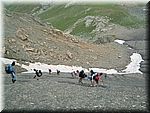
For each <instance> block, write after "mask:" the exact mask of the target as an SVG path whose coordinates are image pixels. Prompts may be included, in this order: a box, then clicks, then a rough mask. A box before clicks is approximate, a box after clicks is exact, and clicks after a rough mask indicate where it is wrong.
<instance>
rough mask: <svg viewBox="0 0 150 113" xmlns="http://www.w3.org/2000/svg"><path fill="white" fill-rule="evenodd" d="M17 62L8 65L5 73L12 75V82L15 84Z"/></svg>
mask: <svg viewBox="0 0 150 113" xmlns="http://www.w3.org/2000/svg"><path fill="white" fill-rule="evenodd" d="M14 66H15V61H13V62H12V64H8V65H6V67H5V71H6V73H7V74H11V77H12V82H13V83H15V81H16V72H15V68H14Z"/></svg>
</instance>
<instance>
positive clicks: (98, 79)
mask: <svg viewBox="0 0 150 113" xmlns="http://www.w3.org/2000/svg"><path fill="white" fill-rule="evenodd" d="M102 75H103V73H96V75H95V76H93V80H94V81H95V82H96V86H98V85H99V81H101V82H102V85H103V80H102Z"/></svg>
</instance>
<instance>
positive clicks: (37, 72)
mask: <svg viewBox="0 0 150 113" xmlns="http://www.w3.org/2000/svg"><path fill="white" fill-rule="evenodd" d="M33 70H34V71H35V76H34V77H33V78H36V76H38V77H41V76H42V71H41V70H39V71H38V70H36V69H33ZM37 80H39V79H37Z"/></svg>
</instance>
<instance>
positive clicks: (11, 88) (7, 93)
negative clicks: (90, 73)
mask: <svg viewBox="0 0 150 113" xmlns="http://www.w3.org/2000/svg"><path fill="white" fill-rule="evenodd" d="M33 76H34V74H18V76H17V81H16V83H14V84H13V83H12V82H11V78H10V76H8V75H4V76H3V79H4V94H3V95H4V98H5V101H4V103H5V108H4V110H3V111H11V112H12V111H14V112H16V111H23V110H25V111H34V110H35V111H36V110H37V111H39V110H42V111H43V110H45V111H53V110H54V111H92V110H94V111H101V110H104V111H117V110H127V111H136V110H137V111H146V110H147V86H146V85H147V83H146V77H144V76H145V74H130V75H107V77H106V78H105V77H103V80H104V85H103V86H102V85H99V86H98V87H91V86H90V81H89V80H85V79H84V80H83V84H79V83H78V77H76V78H72V76H71V75H70V74H67V73H61V74H60V75H56V74H55V73H54V74H51V75H49V74H48V73H44V74H43V76H42V77H41V78H39V80H37V79H33Z"/></svg>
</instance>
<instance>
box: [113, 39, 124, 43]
mask: <svg viewBox="0 0 150 113" xmlns="http://www.w3.org/2000/svg"><path fill="white" fill-rule="evenodd" d="M115 42H117V43H119V44H124V43H125V41H124V40H118V39H117V40H115Z"/></svg>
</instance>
